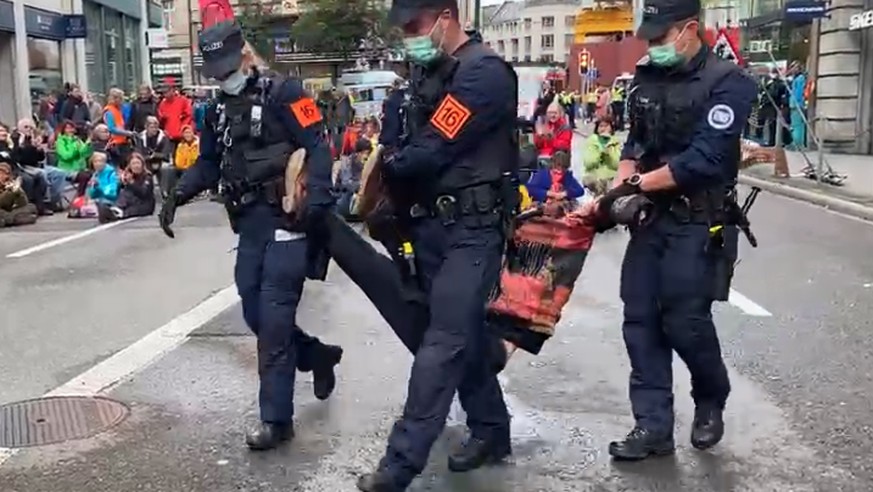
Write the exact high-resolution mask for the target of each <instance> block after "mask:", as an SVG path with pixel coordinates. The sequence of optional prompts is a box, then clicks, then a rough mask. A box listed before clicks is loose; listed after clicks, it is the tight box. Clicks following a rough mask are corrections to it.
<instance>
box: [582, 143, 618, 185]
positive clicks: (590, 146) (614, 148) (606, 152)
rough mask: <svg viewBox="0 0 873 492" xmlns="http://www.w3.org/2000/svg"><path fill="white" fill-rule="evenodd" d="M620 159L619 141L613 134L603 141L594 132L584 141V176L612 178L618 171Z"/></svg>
mask: <svg viewBox="0 0 873 492" xmlns="http://www.w3.org/2000/svg"><path fill="white" fill-rule="evenodd" d="M620 159H621V142H620V141H619V140H618V137H616V136H615V135H613V136H612V137H610V139H609V141H608V142H606V143H604V142H603V141H601V139H600V136H599V135H597V134H596V133H595V134H593V135H591V136H590V137H588V141H587V142H585V152H584V153H583V155H582V162H583V163H584V164H585V176H592V177H594V178H597V179H612V178H614V177H615V174H616V172H617V171H618V161H619V160H620Z"/></svg>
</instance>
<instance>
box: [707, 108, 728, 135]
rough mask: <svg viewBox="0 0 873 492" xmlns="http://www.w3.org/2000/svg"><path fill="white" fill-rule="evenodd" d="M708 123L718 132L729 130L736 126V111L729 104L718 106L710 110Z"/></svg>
mask: <svg viewBox="0 0 873 492" xmlns="http://www.w3.org/2000/svg"><path fill="white" fill-rule="evenodd" d="M706 121H707V123H709V126H711V127H713V128H715V129H716V130H727V129H728V128H730V127H731V125H733V124H734V110H733V109H731V107H730V106H728V105H727V104H716V105H715V106H713V107H712V109H710V110H709V116H707V117H706Z"/></svg>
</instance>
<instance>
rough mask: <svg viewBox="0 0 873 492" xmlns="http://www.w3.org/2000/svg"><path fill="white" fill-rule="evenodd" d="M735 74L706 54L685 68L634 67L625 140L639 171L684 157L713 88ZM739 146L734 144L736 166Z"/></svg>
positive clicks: (728, 65)
mask: <svg viewBox="0 0 873 492" xmlns="http://www.w3.org/2000/svg"><path fill="white" fill-rule="evenodd" d="M738 70H740V68H739V67H738V66H736V65H735V64H733V63H731V62H728V61H725V60H721V59H719V58H717V57H715V56H714V55H712V54H711V53H709V52H708V51H707V52H706V53H702V54H699V55H698V56H696V57H695V59H693V60H692V61H691V62H690V64H689V65H687V66H685V67H682V68H679V69H674V70H665V69H663V68H661V67H655V66H652V65H648V64H641V65H638V66H637V70H636V73H635V74H634V84H633V87H632V88H631V91H630V93H629V99H628V114H629V116H630V136H631V138H632V139H633V141H634V143H635V144H636V148H635V149H634V153H635V157H636V159H637V161H638V162H639V164H640V167H641V169H640V171H641V172H647V171H651V170H653V169H655V168H657V167H660V166H661V165H662V164H663V163H664V162H666V161H667V160H668V159H669V158H670V157H671V156H675V155H677V154H679V153H681V152H682V151H684V150H685V149H686V148H688V146H689V145H690V144H691V139H692V137H693V135H694V131H695V129H696V128H697V126H698V124H699V122H700V121H701V119H703V117H704V116H705V115H704V114H703V111H704V110H705V108H706V107H707V102H708V100H709V98H710V95H711V93H712V89H713V87H715V85H716V84H717V83H718V82H719V81H720V80H722V79H723V78H724V77H725V76H727V75H728V74H730V73H733V72H735V71H738ZM739 157H740V141H739V138H738V139H737V142H736V155H735V156H734V157H733V159H734V160H736V161H737V162H738V163H739Z"/></svg>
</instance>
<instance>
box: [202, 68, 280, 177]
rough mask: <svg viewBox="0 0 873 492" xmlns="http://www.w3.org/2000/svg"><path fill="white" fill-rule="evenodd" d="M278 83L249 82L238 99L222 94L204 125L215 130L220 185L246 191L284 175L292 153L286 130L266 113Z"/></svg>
mask: <svg viewBox="0 0 873 492" xmlns="http://www.w3.org/2000/svg"><path fill="white" fill-rule="evenodd" d="M279 83H280V82H279V81H273V80H271V79H267V78H260V79H257V80H252V81H250V83H249V84H248V85H247V86H246V89H245V90H243V92H242V93H241V94H240V95H238V96H231V95H228V94H224V93H222V94H221V95H220V96H219V97H218V100H217V103H216V105H215V110H214V111H207V114H206V120H207V121H206V123H207V125H210V126H211V127H212V128H214V130H215V135H216V136H217V137H218V139H219V142H218V145H219V149H220V151H221V153H222V155H223V158H222V164H221V182H222V184H223V185H224V186H225V187H226V188H227V189H230V190H240V191H249V190H251V189H253V188H256V187H258V186H260V185H263V184H264V183H266V182H269V181H271V180H274V179H277V178H280V177H282V176H283V173H284V170H285V166H286V164H287V161H288V156H289V155H290V153H291V152H292V151H293V150H294V148H293V146H292V144H291V138H290V136H289V134H288V130H287V129H286V127H285V126H284V124H283V122H282V120H281V119H280V118H279V115H277V114H276V112H275V111H272V110H268V106H269V104H270V98H271V97H273V91H274V88H276V87H278V86H279Z"/></svg>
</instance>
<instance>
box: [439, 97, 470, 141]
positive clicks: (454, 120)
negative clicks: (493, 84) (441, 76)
mask: <svg viewBox="0 0 873 492" xmlns="http://www.w3.org/2000/svg"><path fill="white" fill-rule="evenodd" d="M472 115H473V113H472V112H470V110H469V109H467V107H466V106H464V105H463V104H461V102H460V101H458V100H457V99H455V98H454V97H453V96H452V95H451V94H448V95H447V96H446V97H445V98H443V102H441V103H440V105H439V107H438V108H437V110H436V111H435V112H434V114H433V116H431V117H430V124H431V125H433V127H434V128H436V129H437V131H438V132H439V133H440V134H441V135H442V136H443V137H445V138H446V139H448V140H454V139H455V137H457V136H458V134H459V133H461V130H463V129H464V126H465V125H466V124H467V122H468V121H470V116H472Z"/></svg>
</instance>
